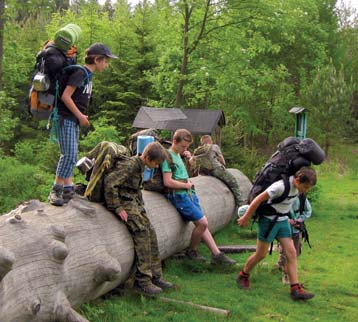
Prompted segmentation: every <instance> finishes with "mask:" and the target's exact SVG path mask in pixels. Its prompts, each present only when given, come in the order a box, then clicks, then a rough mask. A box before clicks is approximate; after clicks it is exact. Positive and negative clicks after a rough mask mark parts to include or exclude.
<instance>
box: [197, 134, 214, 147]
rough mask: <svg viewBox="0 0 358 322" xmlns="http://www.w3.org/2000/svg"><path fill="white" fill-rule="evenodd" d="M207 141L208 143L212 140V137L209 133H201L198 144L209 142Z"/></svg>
mask: <svg viewBox="0 0 358 322" xmlns="http://www.w3.org/2000/svg"><path fill="white" fill-rule="evenodd" d="M209 141H210V143H212V142H213V139H212V138H211V136H210V135H208V134H205V135H203V136H202V137H201V138H200V144H201V145H203V144H209Z"/></svg>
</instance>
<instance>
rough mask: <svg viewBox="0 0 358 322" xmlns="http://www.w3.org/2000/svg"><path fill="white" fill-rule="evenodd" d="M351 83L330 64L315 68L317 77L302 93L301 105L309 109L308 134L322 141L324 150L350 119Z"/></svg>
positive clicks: (337, 136) (345, 127)
mask: <svg viewBox="0 0 358 322" xmlns="http://www.w3.org/2000/svg"><path fill="white" fill-rule="evenodd" d="M352 90H353V88H352V84H351V83H350V82H346V81H345V79H344V71H343V69H342V68H341V69H340V70H339V71H337V70H336V68H335V67H334V65H333V63H332V62H330V64H328V65H327V66H324V67H322V68H318V69H317V72H316V76H315V77H314V79H313V81H312V83H310V84H309V85H308V86H307V87H306V88H305V89H304V90H303V91H302V92H303V97H302V99H303V103H304V104H305V106H307V108H308V110H309V117H310V119H311V120H312V121H311V123H312V124H315V125H317V126H315V127H311V128H310V129H309V132H310V133H312V134H314V135H315V136H316V137H318V138H320V139H321V140H322V141H323V142H324V147H325V151H326V153H327V154H328V151H329V148H330V147H331V146H332V144H333V142H335V140H337V138H339V137H342V136H344V134H345V133H346V129H347V125H348V124H350V120H351V115H352V113H351V102H352Z"/></svg>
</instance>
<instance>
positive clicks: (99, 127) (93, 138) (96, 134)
mask: <svg viewBox="0 0 358 322" xmlns="http://www.w3.org/2000/svg"><path fill="white" fill-rule="evenodd" d="M93 126H94V128H95V129H94V130H93V131H91V132H89V133H88V135H87V136H85V137H83V138H82V139H81V140H80V149H81V151H84V152H88V151H90V150H92V149H93V148H94V147H95V146H96V145H97V144H98V143H100V142H102V141H111V142H116V143H119V144H124V145H125V143H122V142H124V141H125V140H124V138H123V137H120V136H119V134H118V131H117V130H116V128H115V127H114V126H112V125H108V122H107V121H106V120H104V119H99V120H97V121H94V122H93Z"/></svg>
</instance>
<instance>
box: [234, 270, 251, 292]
mask: <svg viewBox="0 0 358 322" xmlns="http://www.w3.org/2000/svg"><path fill="white" fill-rule="evenodd" d="M249 277H250V274H245V273H243V272H242V271H241V272H240V274H239V275H238V277H237V279H236V283H237V286H238V287H239V288H241V289H243V290H249V289H250V282H249Z"/></svg>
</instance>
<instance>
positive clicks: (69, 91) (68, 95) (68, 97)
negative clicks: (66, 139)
mask: <svg viewBox="0 0 358 322" xmlns="http://www.w3.org/2000/svg"><path fill="white" fill-rule="evenodd" d="M75 90H76V86H71V85H67V86H66V88H65V90H64V91H63V94H62V96H61V100H62V102H63V103H64V104H65V105H66V107H67V108H68V109H69V110H70V111H71V113H72V114H73V115H74V116H76V118H77V119H78V121H79V122H80V126H89V125H90V123H89V121H88V116H87V115H84V114H82V113H81V111H80V110H79V109H78V107H77V106H76V104H75V102H74V101H73V99H72V95H73V93H74V92H75Z"/></svg>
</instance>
